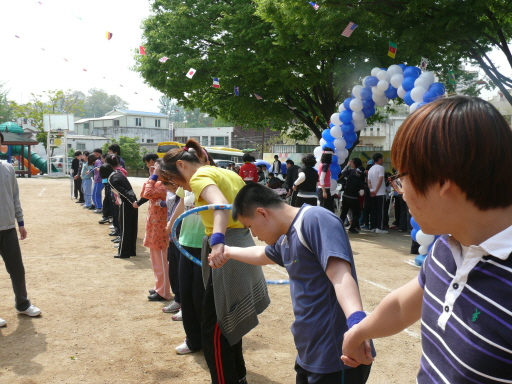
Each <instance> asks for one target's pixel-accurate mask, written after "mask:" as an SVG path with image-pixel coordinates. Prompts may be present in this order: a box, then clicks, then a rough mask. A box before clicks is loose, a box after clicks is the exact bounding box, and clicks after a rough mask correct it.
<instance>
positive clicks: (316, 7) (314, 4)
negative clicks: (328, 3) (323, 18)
mask: <svg viewBox="0 0 512 384" xmlns="http://www.w3.org/2000/svg"><path fill="white" fill-rule="evenodd" d="M308 3H309V4H311V6H312V7H313V9H314V10H315V11H318V8H320V6H319V5H318V4H316V3H313V2H312V1H308Z"/></svg>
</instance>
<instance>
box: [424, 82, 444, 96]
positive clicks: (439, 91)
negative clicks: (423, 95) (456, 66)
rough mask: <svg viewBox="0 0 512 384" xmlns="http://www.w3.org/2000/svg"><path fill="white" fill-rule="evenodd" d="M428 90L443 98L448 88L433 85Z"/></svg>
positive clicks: (439, 84)
mask: <svg viewBox="0 0 512 384" xmlns="http://www.w3.org/2000/svg"><path fill="white" fill-rule="evenodd" d="M428 90H429V91H431V92H434V93H435V94H436V95H438V96H442V95H444V94H445V92H446V88H445V87H444V85H443V84H441V83H433V84H431V85H430V87H428Z"/></svg>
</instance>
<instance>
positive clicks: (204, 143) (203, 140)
mask: <svg viewBox="0 0 512 384" xmlns="http://www.w3.org/2000/svg"><path fill="white" fill-rule="evenodd" d="M201 145H202V146H203V147H207V146H208V136H202V137H201Z"/></svg>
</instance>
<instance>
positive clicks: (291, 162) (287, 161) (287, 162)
mask: <svg viewBox="0 0 512 384" xmlns="http://www.w3.org/2000/svg"><path fill="white" fill-rule="evenodd" d="M286 164H290V165H294V164H295V163H294V162H293V160H292V159H288V160H286Z"/></svg>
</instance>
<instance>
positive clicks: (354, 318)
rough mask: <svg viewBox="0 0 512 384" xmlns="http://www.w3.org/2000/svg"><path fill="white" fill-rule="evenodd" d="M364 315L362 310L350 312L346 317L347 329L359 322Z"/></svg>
mask: <svg viewBox="0 0 512 384" xmlns="http://www.w3.org/2000/svg"><path fill="white" fill-rule="evenodd" d="M365 317H366V313H365V312H363V311H357V312H354V313H353V314H351V315H350V316H349V317H348V319H347V326H348V329H350V328H352V327H353V326H354V325H356V324H359V323H360V322H361V320H363V319H364V318H365Z"/></svg>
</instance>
